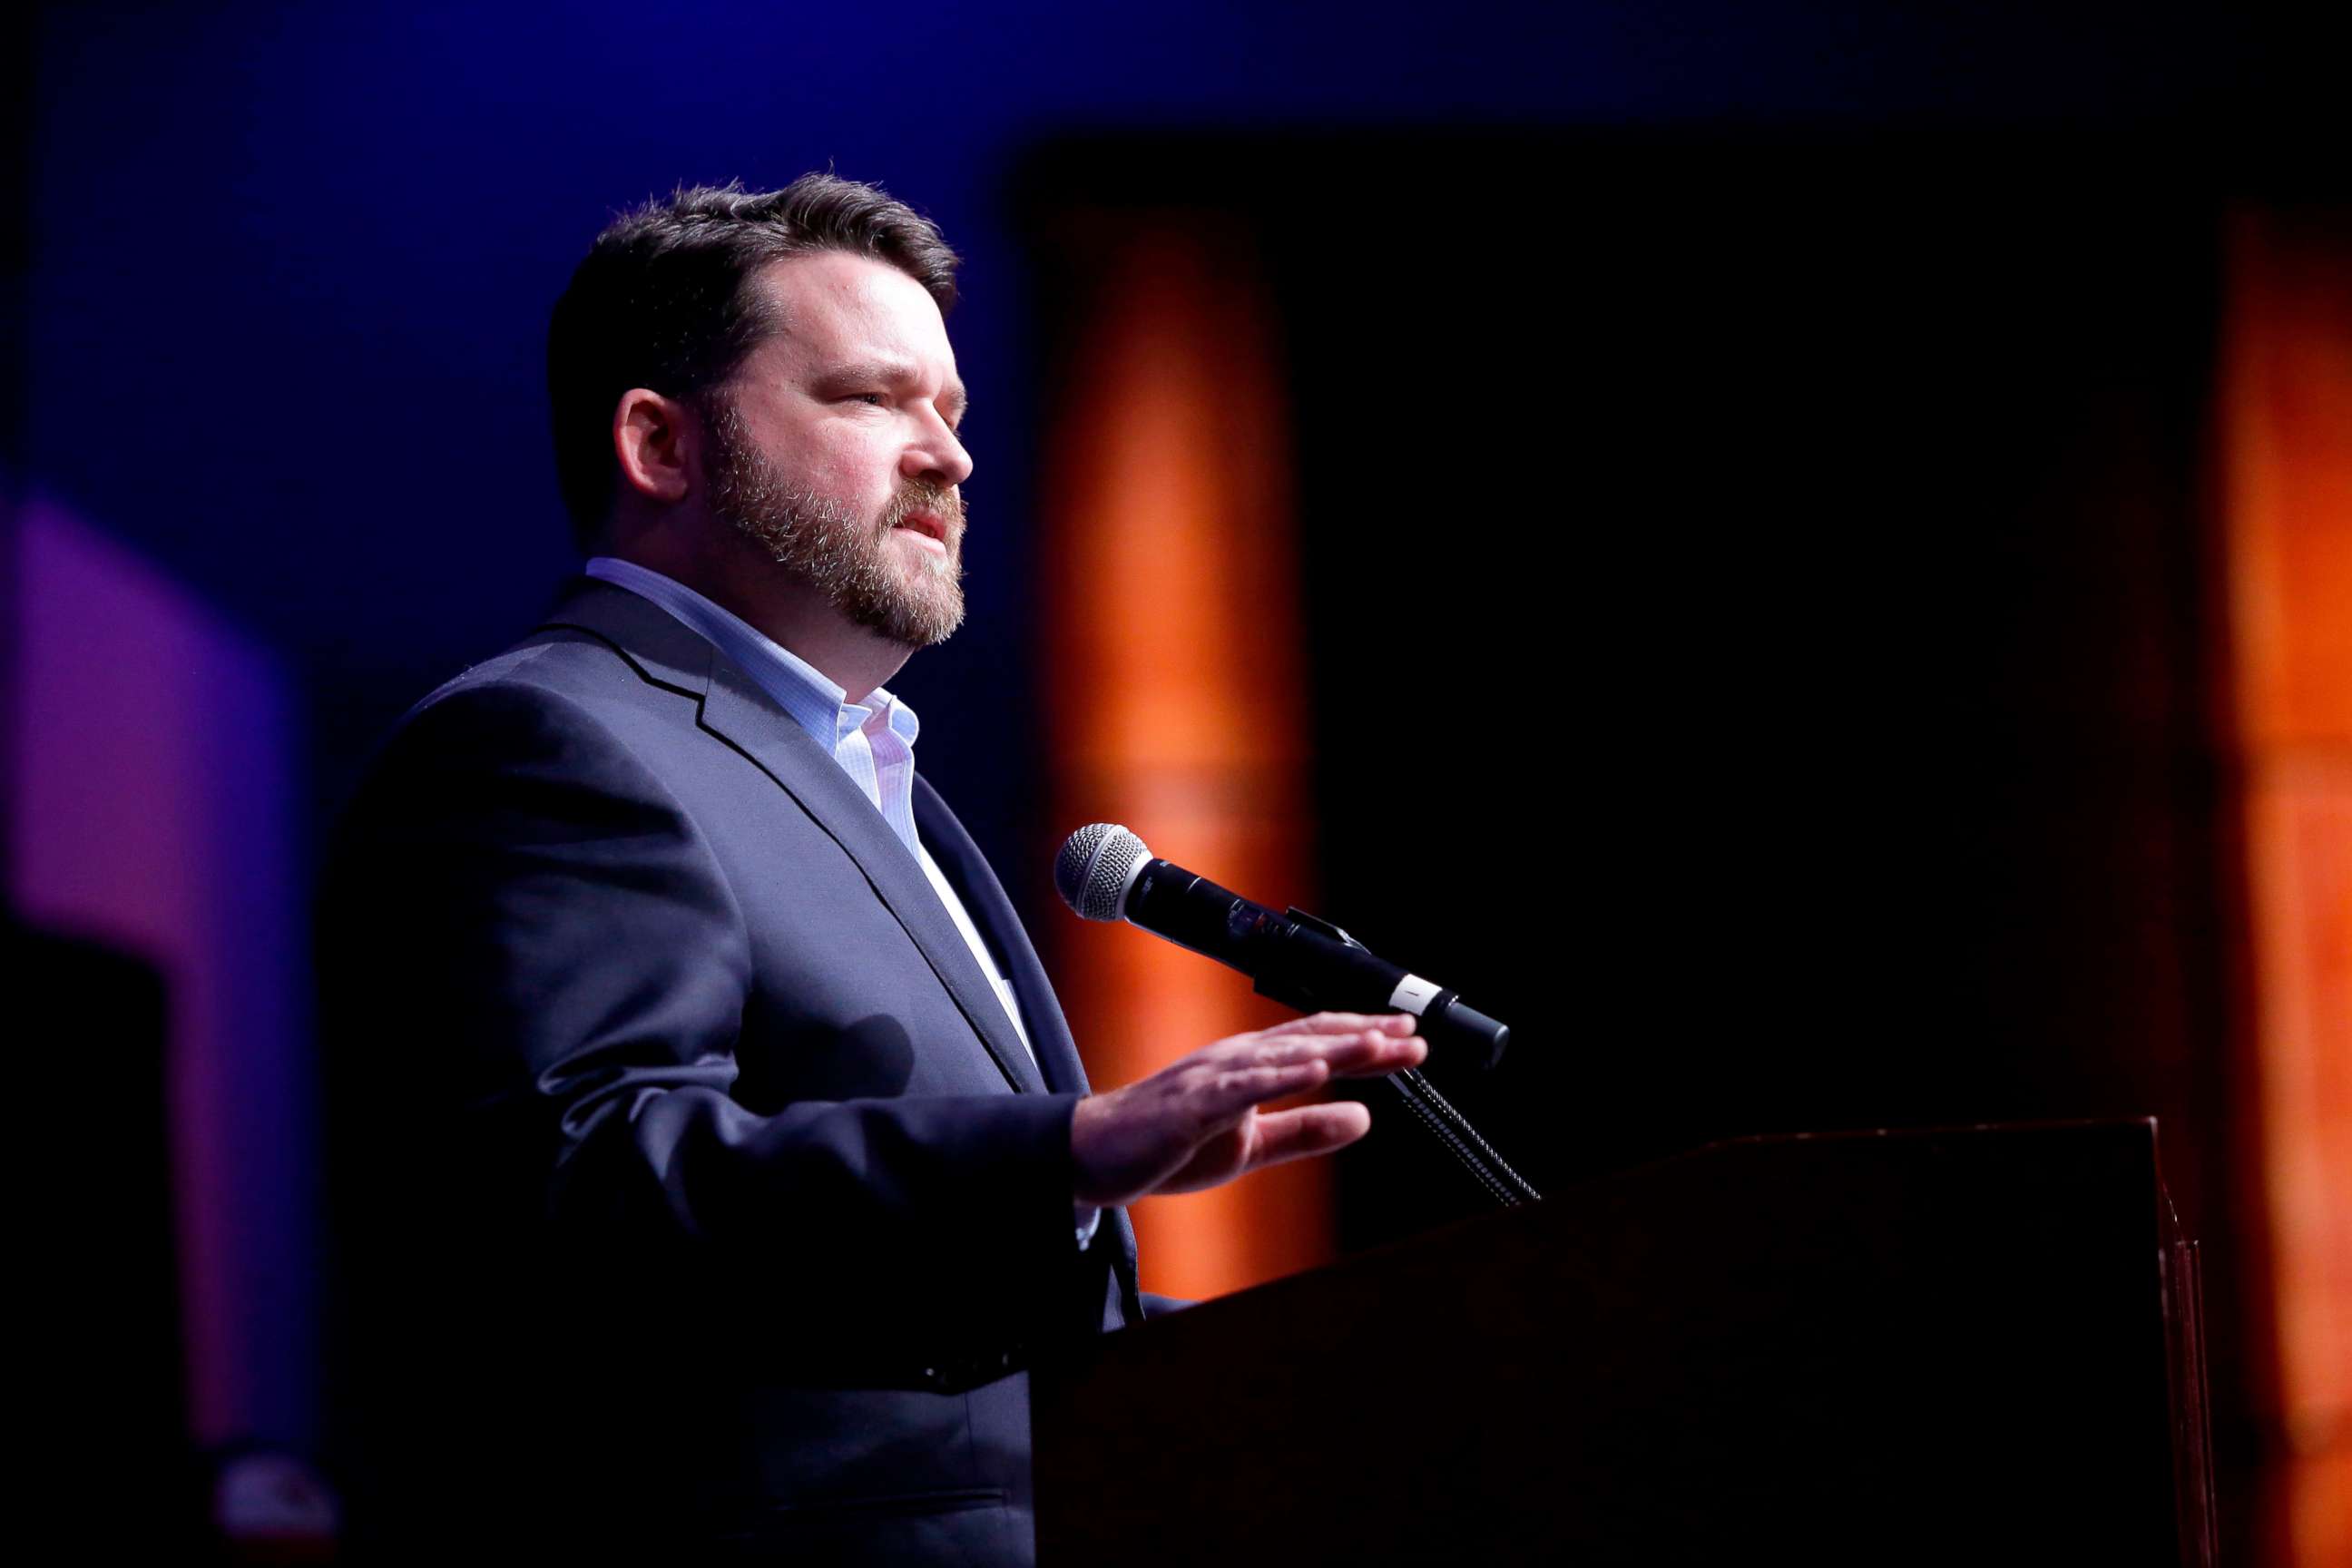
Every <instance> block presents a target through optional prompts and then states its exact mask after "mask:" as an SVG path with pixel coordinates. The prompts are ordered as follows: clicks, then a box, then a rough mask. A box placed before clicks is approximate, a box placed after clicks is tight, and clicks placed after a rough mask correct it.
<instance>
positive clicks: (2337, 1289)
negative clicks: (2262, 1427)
mask: <svg viewBox="0 0 2352 1568" xmlns="http://www.w3.org/2000/svg"><path fill="white" fill-rule="evenodd" d="M2229 263H2230V270H2229V283H2230V304H2229V310H2228V315H2227V328H2226V338H2225V342H2224V344H2223V364H2222V374H2223V378H2224V379H2223V384H2222V404H2221V442H2222V472H2223V487H2224V488H2223V499H2222V510H2223V530H2222V532H2223V545H2224V552H2225V556H2226V562H2227V581H2228V594H2229V635H2230V640H2231V649H2230V653H2231V673H2232V676H2233V681H2232V685H2233V689H2232V690H2231V694H2230V695H2231V704H2232V708H2233V713H2232V721H2233V724H2232V731H2233V732H2232V733H2231V737H2230V740H2229V746H2230V748H2231V751H2233V752H2234V753H2235V756H2236V760H2237V763H2238V766H2239V777H2240V779H2241V790H2242V794H2241V796H2240V822H2239V825H2238V831H2239V832H2240V834H2241V835H2242V844H2243V864H2242V870H2241V874H2242V878H2243V885H2244V887H2245V889H2246V894H2247V900H2246V911H2245V920H2246V930H2245V931H2244V940H2245V942H2246V950H2247V962H2246V963H2245V964H2244V966H2243V971H2244V974H2245V978H2246V980H2247V982H2248V984H2249V990H2250V992H2251V994H2250V995H2249V996H2248V997H2247V998H2246V999H2245V1005H2244V1006H2243V1007H2242V1009H2241V1011H2242V1015H2243V1016H2245V1019H2246V1023H2247V1026H2249V1028H2250V1030H2251V1037H2250V1038H2249V1039H2248V1040H2247V1041H2246V1042H2244V1044H2243V1045H2242V1047H2241V1048H2240V1050H2239V1051H2238V1052H2237V1053H2236V1054H2237V1058H2238V1064H2239V1065H2238V1074H2239V1079H2240V1084H2241V1092H2240V1100H2241V1102H2242V1104H2243V1105H2245V1106H2246V1107H2247V1108H2248V1110H2249V1111H2250V1114H2249V1115H2248V1116H2247V1117H2246V1118H2245V1119H2244V1120H2245V1123H2246V1125H2245V1128H2244V1138H2245V1142H2244V1146H2243V1148H2242V1152H2241V1155H2240V1158H2241V1161H2242V1169H2244V1170H2246V1171H2247V1172H2248V1173H2249V1174H2250V1176H2251V1177H2252V1180H2251V1181H2249V1182H2247V1183H2244V1184H2243V1185H2246V1186H2248V1187H2250V1188H2251V1189H2252V1192H2251V1193H2250V1196H2251V1198H2252V1202H2253V1204H2254V1206H2255V1208H2256V1211H2257V1212H2256V1213H2255V1214H2254V1215H2252V1228H2253V1229H2254V1231H2255V1234H2257V1235H2259V1236H2262V1237H2265V1238H2266V1240H2267V1249H2268V1253H2269V1268H2268V1270H2267V1273H2268V1279H2266V1280H2263V1281H2257V1282H2256V1283H2255V1286H2254V1291H2253V1294H2254V1298H2255V1299H2254V1300H2253V1302H2252V1306H2253V1308H2254V1310H2253V1311H2252V1313H2250V1319H2251V1320H2252V1322H2253V1324H2254V1327H2255V1331H2256V1332H2257V1333H2258V1334H2264V1333H2266V1334H2267V1336H2268V1337H2269V1339H2270V1341H2271V1342H2270V1343H2269V1345H2268V1346H2267V1347H2264V1348H2266V1349H2267V1351H2268V1356H2267V1359H2268V1360H2269V1362H2270V1363H2271V1365H2272V1367H2273V1376H2274V1379H2275V1384H2274V1386H2273V1388H2272V1389H2271V1390H2270V1391H2269V1394H2268V1400H2267V1403H2268V1405H2269V1408H2268V1409H2266V1410H2265V1411H2264V1413H2263V1414H2264V1415H2265V1416H2266V1418H2267V1419H2268V1420H2269V1422H2271V1423H2272V1424H2273V1426H2274V1430H2275V1432H2276V1433H2277V1434H2278V1435H2280V1436H2283V1438H2284V1445H2285V1450H2286V1452H2285V1463H2284V1465H2283V1466H2282V1467H2281V1468H2279V1469H2278V1470H2277V1471H2276V1472H2275V1474H2276V1477H2277V1480H2278V1493H2277V1495H2275V1496H2274V1497H2273V1498H2272V1499H2271V1500H2269V1506H2268V1507H2267V1508H2266V1510H2265V1512H2266V1514H2267V1516H2268V1519H2269V1523H2270V1528H2271V1530H2272V1531H2273V1539H2272V1540H2271V1541H2270V1542H2268V1543H2267V1545H2268V1547H2269V1550H2268V1551H2267V1552H2266V1555H2267V1556H2269V1557H2270V1558H2271V1559H2272V1560H2274V1561H2284V1562H2292V1563H2307V1564H2312V1565H2314V1568H2316V1565H2317V1564H2321V1563H2327V1564H2336V1563H2352V222H2347V220H2346V218H2345V217H2344V216H2343V215H2341V214H2336V215H2333V216H2304V217H2298V216H2294V215H2293V214H2289V213H2271V214H2263V215H2254V214H2251V213H2249V214H2244V215H2241V216H2240V217H2239V218H2238V219H2237V220H2236V222H2235V223H2234V224H2233V226H2232V228H2231V237H2230V252H2229Z"/></svg>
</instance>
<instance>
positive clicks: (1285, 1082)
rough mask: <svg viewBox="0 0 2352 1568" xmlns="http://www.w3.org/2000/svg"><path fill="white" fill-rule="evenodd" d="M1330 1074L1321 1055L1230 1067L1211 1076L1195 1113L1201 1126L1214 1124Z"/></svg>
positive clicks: (1303, 1089)
mask: <svg viewBox="0 0 2352 1568" xmlns="http://www.w3.org/2000/svg"><path fill="white" fill-rule="evenodd" d="M1330 1076H1331V1069H1330V1068H1329V1066H1328V1064H1327V1063H1325V1061H1324V1060H1323V1058H1320V1057H1312V1058H1308V1059H1307V1060H1306V1061H1303V1062H1284V1063H1277V1064H1276V1065H1273V1066H1270V1067H1245V1068H1226V1069H1225V1070H1224V1071H1223V1072H1220V1073H1217V1074H1216V1075H1214V1076H1213V1077H1212V1078H1211V1079H1209V1080H1208V1083H1207V1085H1206V1087H1205V1088H1204V1089H1202V1092H1201V1095H1200V1097H1199V1099H1198V1100H1195V1102H1194V1104H1193V1114H1194V1116H1195V1118H1196V1119H1197V1121H1198V1122H1199V1124H1200V1125H1201V1126H1202V1127H1213V1126H1215V1125H1216V1124H1217V1123H1219V1122H1223V1121H1232V1120H1234V1118H1236V1117H1238V1116H1240V1115H1241V1114H1242V1112H1244V1111H1245V1110H1248V1109H1249V1108H1250V1107H1251V1106H1253V1105H1257V1104H1260V1103H1262V1102H1264V1101H1265V1100H1281V1099H1283V1098H1284V1097H1285V1096H1287V1095H1293V1094H1304V1093H1305V1092H1306V1091H1307V1090H1308V1089H1315V1088H1318V1087H1319V1086H1320V1085H1321V1084H1322V1082H1323V1080H1324V1079H1327V1078H1328V1077H1330Z"/></svg>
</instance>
